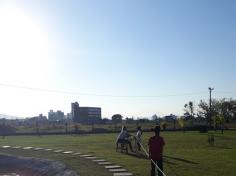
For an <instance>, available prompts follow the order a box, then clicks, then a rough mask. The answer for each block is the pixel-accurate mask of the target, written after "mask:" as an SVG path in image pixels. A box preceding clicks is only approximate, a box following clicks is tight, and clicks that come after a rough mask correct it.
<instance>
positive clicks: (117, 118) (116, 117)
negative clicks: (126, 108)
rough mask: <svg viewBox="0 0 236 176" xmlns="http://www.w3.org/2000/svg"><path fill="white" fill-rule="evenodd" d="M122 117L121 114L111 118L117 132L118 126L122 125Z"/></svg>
mask: <svg viewBox="0 0 236 176" xmlns="http://www.w3.org/2000/svg"><path fill="white" fill-rule="evenodd" d="M122 118H123V117H122V115H120V114H114V115H113V116H112V117H111V120H112V123H113V124H114V125H115V130H116V128H117V124H118V123H122Z"/></svg>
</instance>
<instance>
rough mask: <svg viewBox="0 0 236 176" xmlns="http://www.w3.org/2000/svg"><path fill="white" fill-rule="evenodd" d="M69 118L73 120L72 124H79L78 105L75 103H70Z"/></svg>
mask: <svg viewBox="0 0 236 176" xmlns="http://www.w3.org/2000/svg"><path fill="white" fill-rule="evenodd" d="M71 117H72V119H73V121H74V122H78V123H79V122H80V119H79V103H78V102H75V103H71Z"/></svg>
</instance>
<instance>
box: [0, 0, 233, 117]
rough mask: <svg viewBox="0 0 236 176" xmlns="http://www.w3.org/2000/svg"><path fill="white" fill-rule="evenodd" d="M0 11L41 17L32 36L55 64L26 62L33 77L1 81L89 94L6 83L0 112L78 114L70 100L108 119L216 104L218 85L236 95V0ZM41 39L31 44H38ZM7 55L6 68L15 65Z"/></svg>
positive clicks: (42, 4) (129, 1)
mask: <svg viewBox="0 0 236 176" xmlns="http://www.w3.org/2000/svg"><path fill="white" fill-rule="evenodd" d="M0 6H2V7H5V6H7V7H14V8H11V9H13V10H12V11H13V12H14V9H17V11H18V13H23V14H24V16H25V18H26V19H30V20H31V22H29V24H27V20H25V21H26V22H25V23H24V24H25V25H24V26H27V25H28V26H31V25H32V21H33V23H34V25H36V26H37V28H38V29H40V31H43V32H38V33H35V34H34V33H32V36H37V35H39V34H41V33H43V35H42V36H43V37H38V38H44V40H45V41H46V43H47V44H48V45H47V46H48V47H47V48H46V49H44V50H43V49H42V50H39V51H38V50H37V51H38V52H39V53H44V52H45V53H46V52H47V57H45V58H47V59H44V60H43V61H42V62H41V61H40V60H41V59H38V60H37V61H38V62H40V63H43V64H41V65H40V68H41V69H39V67H38V66H37V64H35V63H36V60H34V61H33V63H32V65H30V64H28V62H27V61H28V60H23V61H22V62H20V65H21V68H23V70H26V71H25V72H24V74H23V73H22V75H21V73H20V72H21V70H18V72H16V73H12V72H11V73H9V75H10V74H12V76H11V77H7V76H6V77H0V78H1V79H0V83H4V84H15V85H23V86H26V87H36V88H42V89H53V90H62V91H69V92H77V93H86V94H89V95H83V94H78V95H68V94H56V93H49V92H37V91H31V92H29V90H22V89H17V88H9V87H2V88H1V89H2V90H1V93H2V94H4V95H5V96H6V98H5V99H3V100H2V102H0V104H1V105H2V107H3V108H2V110H1V111H3V112H0V113H8V114H13V115H19V116H33V115H34V114H35V115H37V114H38V113H40V112H43V113H44V114H45V113H47V112H48V110H49V109H54V110H57V109H61V110H63V111H65V112H69V111H70V103H71V102H72V101H78V102H79V103H80V105H81V106H99V107H102V114H103V117H110V116H111V115H112V114H115V113H121V114H122V115H123V116H129V117H130V116H135V117H137V116H146V117H147V116H152V115H153V114H155V113H156V114H157V115H166V114H170V113H174V114H177V115H181V114H182V113H183V106H184V104H185V103H186V102H188V101H190V100H192V101H194V102H195V104H197V103H198V102H199V100H200V99H205V100H207V99H208V96H209V93H208V87H209V86H212V87H214V88H215V90H214V92H213V97H215V98H222V97H226V98H230V97H232V98H235V97H236V77H235V76H234V75H235V73H234V72H235V70H234V69H235V66H236V32H235V31H236V21H235V19H236V1H234V0H225V1H223V0H178V1H176V0H150V1H137V0H120V1H114V0H87V1H85V0H83V1H82V0H78V1H75V0H74V1H72V0H70V1H66V0H64V1H62V0H61V1H56V0H50V1H46V0H40V1H39V0H38V1H36V0H35V1H29V0H28V1H27V0H19V1H4V0H3V1H1V2H0ZM16 18H18V17H16ZM17 20H18V21H19V20H21V19H20V18H19V19H17ZM13 23H14V20H13ZM0 25H1V23H0ZM2 25H3V23H2ZM18 25H20V24H18ZM28 28H29V27H27V29H28ZM14 30H16V31H15V32H18V31H17V28H15V29H14ZM14 30H13V32H14ZM6 31H8V30H6ZM17 34H18V33H17ZM19 34H21V33H19ZM9 35H11V34H10V33H9ZM23 35H25V36H26V37H27V33H26V34H25V33H24V34H23ZM38 38H36V39H35V40H34V41H35V43H34V42H29V43H31V44H30V46H35V47H37V44H36V43H38V42H37V40H38ZM13 41H14V40H13ZM29 41H31V40H29ZM21 42H24V41H20V42H19V43H21ZM29 43H28V44H29ZM42 45H43V44H42ZM24 46H27V45H26V44H25V45H24ZM37 48H39V47H37ZM13 51H14V48H13ZM25 52H27V51H25ZM48 53H49V54H48ZM21 54H22V58H24V57H23V56H24V55H25V54H26V53H21ZM45 55H46V54H45ZM0 56H1V55H0ZM5 57H6V55H3V56H2V58H1V60H0V62H1V63H3V65H4V64H5V65H6V67H7V66H9V64H6V59H5ZM7 57H8V56H7ZM13 60H14V59H13ZM29 67H31V68H35V69H36V71H32V70H30V71H29V72H28V71H27V68H29ZM45 70H46V71H45ZM8 71H9V70H6V71H5V72H4V73H6V72H8ZM36 72H37V73H39V72H40V73H41V72H42V74H37V73H36ZM35 74H36V75H35ZM7 75H8V74H7ZM39 80H40V81H39ZM12 91H14V94H15V95H14V97H13V94H12ZM7 95H8V96H7ZM95 95H99V96H95ZM100 95H110V96H100ZM170 95H171V96H170ZM173 95H174V96H173ZM149 96H150V97H149ZM7 97H8V99H9V97H10V99H11V101H10V100H7ZM29 97H30V98H29ZM22 99H23V101H22ZM14 100H15V101H14ZM12 101H14V103H12ZM19 104H21V106H20V107H19ZM16 106H18V107H19V108H18V109H17V108H14V110H13V109H12V107H16ZM29 107H32V108H29Z"/></svg>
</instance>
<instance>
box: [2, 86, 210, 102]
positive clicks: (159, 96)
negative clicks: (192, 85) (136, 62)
mask: <svg viewBox="0 0 236 176" xmlns="http://www.w3.org/2000/svg"><path fill="white" fill-rule="evenodd" d="M0 86H4V87H11V88H17V89H26V90H31V91H39V92H51V93H59V94H70V95H82V96H97V97H113V98H162V97H177V96H190V95H199V94H205V93H207V92H206V91H201V92H192V93H181V94H167V95H110V94H93V93H81V92H71V91H62V90H54V89H43V88H35V87H28V86H21V85H14V84H4V83H0Z"/></svg>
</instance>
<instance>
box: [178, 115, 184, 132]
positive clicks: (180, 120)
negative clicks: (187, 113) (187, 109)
mask: <svg viewBox="0 0 236 176" xmlns="http://www.w3.org/2000/svg"><path fill="white" fill-rule="evenodd" d="M178 123H179V126H180V127H181V129H182V130H183V131H184V126H185V122H184V118H182V117H181V118H179V119H178Z"/></svg>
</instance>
